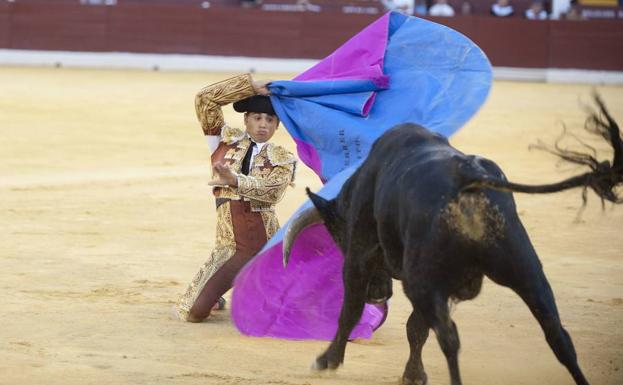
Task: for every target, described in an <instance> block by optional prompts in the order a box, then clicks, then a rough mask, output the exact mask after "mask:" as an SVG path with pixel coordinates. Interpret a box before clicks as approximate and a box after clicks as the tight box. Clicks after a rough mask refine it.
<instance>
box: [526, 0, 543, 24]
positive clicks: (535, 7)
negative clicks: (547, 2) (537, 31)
mask: <svg viewBox="0 0 623 385" xmlns="http://www.w3.org/2000/svg"><path fill="white" fill-rule="evenodd" d="M524 16H525V17H526V19H530V20H547V12H545V9H543V3H541V2H540V1H538V0H537V1H534V2H533V3H532V4H530V8H528V9H526V12H525V14H524Z"/></svg>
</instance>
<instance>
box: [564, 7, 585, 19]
mask: <svg viewBox="0 0 623 385" xmlns="http://www.w3.org/2000/svg"><path fill="white" fill-rule="evenodd" d="M563 18H564V19H565V20H586V18H585V17H584V16H583V15H582V12H580V9H579V8H578V6H577V4H572V5H571V7H569V10H567V12H566V13H565V14H563Z"/></svg>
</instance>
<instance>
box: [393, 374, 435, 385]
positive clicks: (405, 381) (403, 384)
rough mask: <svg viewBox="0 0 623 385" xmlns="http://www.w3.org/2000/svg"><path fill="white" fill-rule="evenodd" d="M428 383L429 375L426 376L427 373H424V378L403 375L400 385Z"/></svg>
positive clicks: (423, 384) (422, 384)
mask: <svg viewBox="0 0 623 385" xmlns="http://www.w3.org/2000/svg"><path fill="white" fill-rule="evenodd" d="M426 384H428V376H426V374H424V376H423V377H422V378H418V379H412V378H406V377H402V379H401V381H400V385H426Z"/></svg>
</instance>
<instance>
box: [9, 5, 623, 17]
mask: <svg viewBox="0 0 623 385" xmlns="http://www.w3.org/2000/svg"><path fill="white" fill-rule="evenodd" d="M8 1H20V0H8ZM22 1H24V0H22ZM79 1H80V3H81V4H88V5H116V4H118V3H122V2H123V3H136V2H141V1H142V2H147V1H151V2H167V0H79ZM174 1H175V2H178V3H179V2H184V3H191V2H197V3H200V5H201V7H202V8H210V7H211V6H213V5H228V6H241V7H244V8H257V9H262V10H265V11H288V12H322V11H336V10H338V9H339V10H341V12H342V13H359V14H366V13H367V14H378V13H382V12H384V11H387V10H393V11H398V12H402V13H405V14H407V15H416V16H432V17H453V16H457V15H473V14H477V15H490V16H492V17H522V18H525V19H530V20H548V19H566V20H583V19H584V17H583V16H582V12H580V10H579V8H578V4H577V2H578V1H582V0H351V1H347V0H341V1H334V0H181V1H180V0H168V2H174ZM591 1H598V0H591ZM599 1H601V0H599ZM603 1H609V0H603ZM612 1H615V0H612ZM616 1H621V2H623V0H616Z"/></svg>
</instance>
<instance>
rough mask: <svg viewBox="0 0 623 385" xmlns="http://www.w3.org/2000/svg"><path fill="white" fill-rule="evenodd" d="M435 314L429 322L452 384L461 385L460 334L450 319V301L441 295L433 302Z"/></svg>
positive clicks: (431, 315)
mask: <svg viewBox="0 0 623 385" xmlns="http://www.w3.org/2000/svg"><path fill="white" fill-rule="evenodd" d="M433 309H434V310H433V312H432V314H429V315H428V316H429V317H430V318H431V320H430V321H429V322H430V323H431V326H432V328H433V330H434V331H435V334H436V335H437V341H438V342H439V346H440V347H441V351H442V352H443V354H444V355H445V356H446V361H447V362H448V369H449V370H450V382H451V384H452V385H461V376H460V373H459V348H460V347H461V343H460V341H459V333H458V331H457V328H456V324H455V323H454V321H452V319H451V318H450V311H449V309H448V299H447V298H443V297H442V296H441V295H436V296H435V297H434V302H433Z"/></svg>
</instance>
